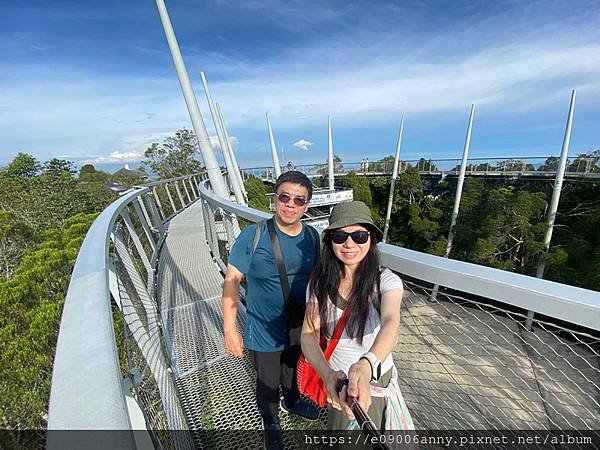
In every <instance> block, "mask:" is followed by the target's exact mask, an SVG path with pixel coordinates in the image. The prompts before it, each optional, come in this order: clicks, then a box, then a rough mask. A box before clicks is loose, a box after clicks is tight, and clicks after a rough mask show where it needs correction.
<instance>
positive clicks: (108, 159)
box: [81, 151, 143, 164]
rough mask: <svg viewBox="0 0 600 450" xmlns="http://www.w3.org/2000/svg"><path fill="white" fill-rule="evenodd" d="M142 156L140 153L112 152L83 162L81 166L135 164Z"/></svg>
mask: <svg viewBox="0 0 600 450" xmlns="http://www.w3.org/2000/svg"><path fill="white" fill-rule="evenodd" d="M142 157H143V154H142V153H140V152H120V151H114V152H112V153H111V154H110V155H108V156H98V157H96V158H93V159H88V160H83V161H81V163H82V164H120V163H126V162H135V161H139V160H141V159H142Z"/></svg>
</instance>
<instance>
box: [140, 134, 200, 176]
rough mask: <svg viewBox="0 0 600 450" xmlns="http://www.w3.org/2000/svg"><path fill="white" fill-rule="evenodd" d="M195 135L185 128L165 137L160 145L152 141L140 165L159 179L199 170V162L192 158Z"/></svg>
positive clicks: (189, 173)
mask: <svg viewBox="0 0 600 450" xmlns="http://www.w3.org/2000/svg"><path fill="white" fill-rule="evenodd" d="M196 145H197V144H196V135H195V134H194V132H193V131H191V130H187V129H185V128H183V129H181V130H178V131H176V132H175V135H174V136H170V137H168V138H166V139H165V140H164V141H163V143H162V144H161V145H159V144H158V143H156V142H155V143H153V144H152V145H151V146H150V147H148V148H147V149H146V151H145V152H144V159H143V160H142V163H141V167H142V169H143V170H145V171H147V172H148V171H150V172H152V173H155V174H156V175H158V177H159V178H160V179H163V180H164V179H168V178H174V177H178V176H181V175H191V174H194V173H198V172H200V169H201V166H200V162H199V161H198V160H196V159H194V155H195V153H196Z"/></svg>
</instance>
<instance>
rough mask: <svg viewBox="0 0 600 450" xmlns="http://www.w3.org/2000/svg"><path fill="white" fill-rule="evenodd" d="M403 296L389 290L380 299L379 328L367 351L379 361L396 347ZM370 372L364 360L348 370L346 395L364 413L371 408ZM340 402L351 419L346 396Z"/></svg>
mask: <svg viewBox="0 0 600 450" xmlns="http://www.w3.org/2000/svg"><path fill="white" fill-rule="evenodd" d="M403 294H404V290H403V289H390V290H388V291H386V292H385V294H383V295H382V297H381V327H380V329H379V333H377V336H376V337H375V340H374V341H373V345H372V346H371V348H370V349H368V351H370V352H372V353H374V354H375V356H377V358H378V359H379V360H380V361H384V360H385V359H386V358H387V357H388V355H389V354H390V352H391V351H392V350H393V349H394V347H395V346H396V342H397V340H398V329H399V327H400V304H401V303H402V296H403ZM373 369H375V368H373ZM371 370H372V369H371V365H370V364H369V362H368V361H366V360H365V359H359V360H358V361H357V362H355V363H354V364H352V365H351V366H350V369H349V370H348V381H349V382H348V390H347V395H348V396H351V397H356V398H357V400H358V402H359V403H360V405H361V406H362V407H363V409H364V410H365V411H366V410H368V409H369V406H371V390H370V388H369V385H370V381H371ZM344 394H346V393H344ZM341 400H342V410H343V411H344V413H345V414H346V416H348V417H349V418H351V419H352V418H353V417H354V416H353V415H352V410H351V409H350V405H349V404H348V402H347V400H346V395H342V398H341Z"/></svg>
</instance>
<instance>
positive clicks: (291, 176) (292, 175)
mask: <svg viewBox="0 0 600 450" xmlns="http://www.w3.org/2000/svg"><path fill="white" fill-rule="evenodd" d="M283 183H293V184H299V185H300V186H304V187H305V188H306V190H307V191H308V198H307V199H306V200H307V201H310V199H311V198H312V194H313V185H312V182H311V181H310V178H308V177H307V176H306V175H304V174H303V173H302V172H298V171H297V170H288V171H287V172H283V173H282V174H281V175H279V178H277V181H276V182H275V192H277V191H278V190H279V186H281V185H282V184H283Z"/></svg>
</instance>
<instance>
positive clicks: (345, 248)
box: [331, 225, 371, 268]
mask: <svg viewBox="0 0 600 450" xmlns="http://www.w3.org/2000/svg"><path fill="white" fill-rule="evenodd" d="M340 230H341V231H344V232H346V233H353V232H355V231H363V232H365V231H366V232H368V231H369V230H368V229H367V228H365V227H364V226H362V225H350V226H347V227H344V228H340ZM335 231H337V230H334V232H335ZM339 234H340V235H341V233H339ZM331 246H332V247H333V252H334V253H335V256H336V257H337V258H338V259H339V260H340V261H341V262H343V263H344V264H345V265H346V266H348V267H349V268H356V267H357V266H358V264H359V263H360V262H361V261H362V260H363V259H364V258H365V256H367V253H368V252H369V248H370V247H371V236H368V238H367V241H366V242H365V243H364V244H359V243H356V242H354V240H353V239H352V236H348V238H347V239H346V241H345V242H343V243H342V244H336V243H335V241H334V240H333V239H332V241H331Z"/></svg>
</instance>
